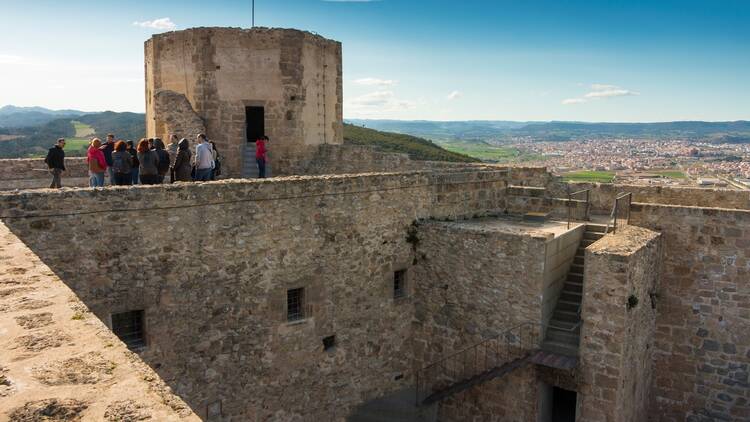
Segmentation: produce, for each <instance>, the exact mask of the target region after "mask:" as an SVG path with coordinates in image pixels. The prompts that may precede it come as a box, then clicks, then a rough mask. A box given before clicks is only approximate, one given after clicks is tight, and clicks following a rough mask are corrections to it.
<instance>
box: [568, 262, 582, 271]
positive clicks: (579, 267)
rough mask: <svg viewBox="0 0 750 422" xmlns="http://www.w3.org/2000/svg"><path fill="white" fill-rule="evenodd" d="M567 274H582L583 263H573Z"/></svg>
mask: <svg viewBox="0 0 750 422" xmlns="http://www.w3.org/2000/svg"><path fill="white" fill-rule="evenodd" d="M569 272H571V273H576V274H583V263H580V264H578V263H576V262H575V261H573V264H572V265H571V266H570V270H569Z"/></svg>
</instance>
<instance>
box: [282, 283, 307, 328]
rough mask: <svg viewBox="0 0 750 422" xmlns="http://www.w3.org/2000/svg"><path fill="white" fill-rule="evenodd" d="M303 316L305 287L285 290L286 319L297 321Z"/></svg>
mask: <svg viewBox="0 0 750 422" xmlns="http://www.w3.org/2000/svg"><path fill="white" fill-rule="evenodd" d="M304 318H305V289H304V288H299V289H290V290H287V291H286V320H287V321H299V320H301V319H304Z"/></svg>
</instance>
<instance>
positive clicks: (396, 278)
mask: <svg viewBox="0 0 750 422" xmlns="http://www.w3.org/2000/svg"><path fill="white" fill-rule="evenodd" d="M404 296H406V270H399V271H396V272H394V273H393V297H394V298H396V299H398V298H400V297H404Z"/></svg>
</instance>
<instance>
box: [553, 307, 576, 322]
mask: <svg viewBox="0 0 750 422" xmlns="http://www.w3.org/2000/svg"><path fill="white" fill-rule="evenodd" d="M552 319H553V320H555V321H565V322H570V323H576V322H578V311H577V310H576V311H564V310H562V309H555V312H554V313H553V314H552Z"/></svg>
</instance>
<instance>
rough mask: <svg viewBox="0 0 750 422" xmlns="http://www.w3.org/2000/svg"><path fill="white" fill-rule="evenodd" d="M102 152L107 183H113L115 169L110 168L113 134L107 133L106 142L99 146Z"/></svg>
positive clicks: (113, 149) (113, 144) (113, 145)
mask: <svg viewBox="0 0 750 422" xmlns="http://www.w3.org/2000/svg"><path fill="white" fill-rule="evenodd" d="M99 149H101V150H102V152H104V161H106V162H107V175H108V176H109V184H110V185H114V184H115V171H114V170H113V169H112V153H113V152H114V151H115V135H113V134H111V133H108V134H107V143H106V144H104V145H102V146H101V148H99Z"/></svg>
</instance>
